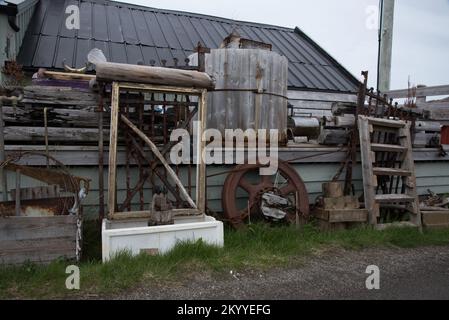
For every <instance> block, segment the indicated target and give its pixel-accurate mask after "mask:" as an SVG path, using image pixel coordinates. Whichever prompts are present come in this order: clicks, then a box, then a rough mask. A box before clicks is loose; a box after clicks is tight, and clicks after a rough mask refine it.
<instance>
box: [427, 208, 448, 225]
mask: <svg viewBox="0 0 449 320" xmlns="http://www.w3.org/2000/svg"><path fill="white" fill-rule="evenodd" d="M421 214H422V217H423V224H424V226H425V227H427V228H437V227H440V228H447V227H449V210H446V211H438V212H436V211H421Z"/></svg>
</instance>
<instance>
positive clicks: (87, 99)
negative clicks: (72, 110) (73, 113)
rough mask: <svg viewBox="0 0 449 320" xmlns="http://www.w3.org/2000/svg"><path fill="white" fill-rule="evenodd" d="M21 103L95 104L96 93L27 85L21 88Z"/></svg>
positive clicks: (96, 100)
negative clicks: (22, 96)
mask: <svg viewBox="0 0 449 320" xmlns="http://www.w3.org/2000/svg"><path fill="white" fill-rule="evenodd" d="M23 95H24V98H23V100H22V103H24V104H27V103H30V104H48V105H70V106H96V105H98V95H97V94H96V93H92V92H89V91H82V90H77V89H72V88H69V87H49V86H28V87H25V88H24V90H23Z"/></svg>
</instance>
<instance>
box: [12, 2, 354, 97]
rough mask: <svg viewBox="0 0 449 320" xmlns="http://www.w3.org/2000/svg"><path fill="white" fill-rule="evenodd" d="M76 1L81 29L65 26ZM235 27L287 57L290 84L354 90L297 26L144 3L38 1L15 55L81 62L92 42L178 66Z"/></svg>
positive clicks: (117, 56) (126, 55)
mask: <svg viewBox="0 0 449 320" xmlns="http://www.w3.org/2000/svg"><path fill="white" fill-rule="evenodd" d="M69 5H78V6H79V8H80V19H81V28H80V30H68V29H67V28H66V27H65V19H66V18H67V16H68V15H67V14H65V8H66V7H67V6H69ZM235 28H237V31H238V32H239V33H240V34H241V35H242V37H244V38H248V39H251V40H255V41H261V42H265V43H270V44H272V45H273V50H274V51H276V52H278V53H280V54H282V55H284V56H286V57H287V58H288V60H289V87H291V88H298V89H309V90H326V91H343V92H355V91H357V88H358V81H357V79H356V78H355V77H354V76H352V75H351V74H350V73H349V72H348V71H347V70H346V69H344V68H343V67H342V66H341V65H340V64H339V63H338V62H337V61H335V60H334V59H333V58H332V57H331V56H330V55H328V54H327V53H326V52H325V51H324V50H323V49H322V48H320V47H319V46H318V45H317V44H316V43H315V42H313V41H312V40H311V39H310V38H309V37H307V35H305V34H304V33H303V32H301V30H299V29H298V28H296V29H289V28H283V27H277V26H271V25H264V24H257V23H250V22H242V21H234V20H229V19H224V18H218V17H212V16H206V15H200V14H194V13H187V12H178V11H169V10H161V9H154V8H147V7H141V6H135V5H129V4H124V3H119V2H112V1H101V0H41V1H40V4H38V6H37V8H36V11H35V14H34V17H33V19H32V21H31V24H30V26H29V28H28V32H27V36H26V39H25V41H24V44H23V46H22V48H21V51H20V54H19V57H18V60H19V62H20V63H21V64H23V65H24V66H25V67H26V68H39V67H42V68H52V69H61V68H62V67H63V62H64V60H65V63H66V64H67V65H69V66H71V67H77V68H79V67H82V66H84V65H85V63H86V59H87V54H88V52H89V51H90V50H91V49H92V48H95V47H97V48H99V49H102V50H103V52H104V53H105V55H106V57H107V58H108V60H110V61H113V62H123V63H131V64H137V63H138V62H140V63H142V62H143V63H144V64H146V65H150V64H151V61H155V62H156V65H159V66H160V65H162V60H166V61H167V66H173V65H174V59H173V58H177V59H178V61H179V63H180V64H183V63H184V60H185V59H186V58H187V57H188V56H189V55H190V54H192V52H193V48H194V47H196V45H197V44H198V42H201V43H202V44H203V45H205V46H207V47H209V48H217V47H218V46H219V45H220V44H221V42H222V41H223V39H224V38H225V37H226V36H227V35H229V34H230V33H231V32H232V31H233V30H234V29H235Z"/></svg>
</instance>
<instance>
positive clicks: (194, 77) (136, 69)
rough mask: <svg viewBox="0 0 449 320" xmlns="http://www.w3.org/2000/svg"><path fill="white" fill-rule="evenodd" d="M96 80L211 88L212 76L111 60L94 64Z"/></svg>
mask: <svg viewBox="0 0 449 320" xmlns="http://www.w3.org/2000/svg"><path fill="white" fill-rule="evenodd" d="M96 71H97V81H105V82H113V81H127V82H136V83H148V84H161V85H170V86H178V87H194V88H206V89H213V88H214V82H213V80H212V78H211V77H210V76H209V75H208V74H207V73H204V72H198V71H189V70H180V69H170V68H160V67H149V66H139V65H130V64H121V63H112V62H102V63H98V64H97V65H96Z"/></svg>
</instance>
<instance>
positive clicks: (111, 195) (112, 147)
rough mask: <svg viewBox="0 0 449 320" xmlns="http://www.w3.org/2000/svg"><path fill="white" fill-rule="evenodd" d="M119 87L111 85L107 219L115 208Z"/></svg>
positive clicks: (111, 215) (112, 214) (115, 84)
mask: <svg viewBox="0 0 449 320" xmlns="http://www.w3.org/2000/svg"><path fill="white" fill-rule="evenodd" d="M119 95H120V87H119V84H118V83H117V82H114V83H112V107H111V108H112V110H111V131H110V139H109V141H110V142H109V180H108V190H109V191H108V210H109V218H112V217H113V216H114V213H115V210H116V206H117V138H118V121H119V109H120V107H119Z"/></svg>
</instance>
